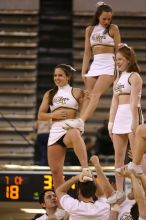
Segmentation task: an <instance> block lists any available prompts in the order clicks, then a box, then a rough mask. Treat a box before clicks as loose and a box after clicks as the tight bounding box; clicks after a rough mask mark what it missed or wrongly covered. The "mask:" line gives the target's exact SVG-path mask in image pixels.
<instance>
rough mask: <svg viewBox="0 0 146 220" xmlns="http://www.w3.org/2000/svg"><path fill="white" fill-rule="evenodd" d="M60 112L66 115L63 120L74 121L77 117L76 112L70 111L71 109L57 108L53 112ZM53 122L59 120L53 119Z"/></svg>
mask: <svg viewBox="0 0 146 220" xmlns="http://www.w3.org/2000/svg"><path fill="white" fill-rule="evenodd" d="M60 111H63V112H65V113H66V118H65V119H74V118H76V116H77V112H78V111H77V110H75V109H71V108H62V107H61V108H59V109H56V110H55V111H53V112H60ZM53 121H60V120H56V119H53Z"/></svg>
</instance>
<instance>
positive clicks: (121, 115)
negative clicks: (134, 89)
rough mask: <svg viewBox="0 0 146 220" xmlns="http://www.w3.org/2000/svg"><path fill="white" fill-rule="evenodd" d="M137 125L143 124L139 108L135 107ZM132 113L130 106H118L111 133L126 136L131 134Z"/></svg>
mask: <svg viewBox="0 0 146 220" xmlns="http://www.w3.org/2000/svg"><path fill="white" fill-rule="evenodd" d="M137 117H138V124H143V123H144V120H143V115H142V110H141V107H137ZM131 125H132V112H131V108H130V104H123V105H119V106H118V109H117V113H116V116H115V120H114V124H113V129H112V133H113V134H128V133H131V132H132V130H131Z"/></svg>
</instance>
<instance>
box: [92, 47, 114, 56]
mask: <svg viewBox="0 0 146 220" xmlns="http://www.w3.org/2000/svg"><path fill="white" fill-rule="evenodd" d="M92 52H93V55H96V54H101V53H114V47H112V46H103V45H97V46H96V45H95V46H93V47H92Z"/></svg>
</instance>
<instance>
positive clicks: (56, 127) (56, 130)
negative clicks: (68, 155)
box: [48, 120, 67, 146]
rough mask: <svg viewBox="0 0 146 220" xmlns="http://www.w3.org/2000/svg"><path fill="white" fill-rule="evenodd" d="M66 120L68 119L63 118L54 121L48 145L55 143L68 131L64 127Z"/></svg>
mask: <svg viewBox="0 0 146 220" xmlns="http://www.w3.org/2000/svg"><path fill="white" fill-rule="evenodd" d="M65 121H66V120H61V121H56V122H53V123H52V126H51V129H50V133H49V139H48V146H50V145H52V144H55V143H56V142H57V141H58V140H59V139H60V138H61V137H62V136H63V135H65V134H66V133H67V130H65V129H63V128H62V126H63V124H64V122H65Z"/></svg>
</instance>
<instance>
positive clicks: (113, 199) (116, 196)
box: [107, 191, 126, 204]
mask: <svg viewBox="0 0 146 220" xmlns="http://www.w3.org/2000/svg"><path fill="white" fill-rule="evenodd" d="M125 198H126V195H125V192H123V191H115V192H113V193H112V195H111V196H110V197H109V198H108V199H107V201H108V203H109V204H114V203H116V202H117V201H118V200H120V199H123V200H125Z"/></svg>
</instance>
